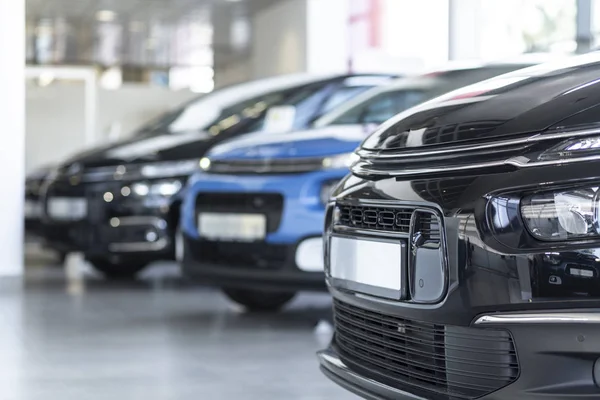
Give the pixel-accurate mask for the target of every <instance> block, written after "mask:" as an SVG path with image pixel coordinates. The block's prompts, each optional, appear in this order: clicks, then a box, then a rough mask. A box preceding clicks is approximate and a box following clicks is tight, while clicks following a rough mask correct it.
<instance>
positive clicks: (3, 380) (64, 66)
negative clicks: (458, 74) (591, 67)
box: [0, 0, 600, 400]
mask: <svg viewBox="0 0 600 400" xmlns="http://www.w3.org/2000/svg"><path fill="white" fill-rule="evenodd" d="M598 33H600V2H599V1H597V0H502V1H500V0H420V1H405V0H118V1H117V0H0V49H1V51H0V87H1V88H2V90H1V91H0V120H2V121H3V123H2V124H0V126H1V127H2V130H3V136H2V137H3V138H4V142H3V144H2V146H0V163H1V164H0V168H1V171H2V180H3V188H4V195H3V196H2V199H1V201H0V204H1V205H2V206H1V207H0V216H1V217H0V220H1V221H2V228H1V229H0V241H1V242H2V243H3V246H2V251H1V252H0V275H3V276H4V277H5V279H2V280H0V298H1V300H0V318H1V320H2V322H3V324H2V325H3V328H2V329H0V354H2V359H3V362H2V374H0V398H1V399H3V400H13V399H14V400H17V399H82V400H83V399H86V400H87V399H108V398H112V399H147V400H150V399H229V398H235V397H240V396H244V397H245V398H247V399H315V400H316V399H327V400H331V399H350V398H353V395H351V394H350V393H347V392H345V391H344V390H342V389H341V388H339V387H337V386H336V385H334V384H333V383H331V382H329V381H328V380H327V379H326V378H325V377H324V376H322V374H321V373H320V372H319V369H318V365H317V361H316V358H315V352H316V351H317V350H318V349H321V348H323V347H324V346H326V345H327V343H328V340H329V337H330V334H331V326H330V305H331V300H330V298H329V296H328V295H327V294H326V293H302V294H301V295H299V296H298V297H296V298H295V300H294V301H293V302H292V303H290V304H289V305H287V306H286V307H285V308H284V309H283V310H282V311H281V312H279V313H277V314H275V315H273V314H251V313H247V312H245V311H244V310H243V309H242V308H241V307H239V306H236V305H234V304H233V303H231V302H230V301H228V300H227V299H226V298H225V297H224V296H223V295H222V294H221V293H220V292H219V291H218V290H216V289H213V288H207V287H202V286H200V287H199V286H197V285H195V284H192V283H190V282H189V281H188V280H187V279H186V278H185V277H182V275H181V273H180V269H179V267H178V265H177V263H175V262H174V261H158V262H156V263H153V264H152V265H151V266H150V268H148V269H146V270H145V271H144V272H143V273H142V274H140V275H139V276H138V277H137V279H134V280H127V281H111V280H107V279H105V278H104V277H103V276H102V275H101V274H98V273H97V272H96V271H94V269H93V268H91V267H90V266H89V265H88V263H86V261H85V260H83V257H82V256H81V255H80V254H77V253H69V254H60V253H58V252H55V251H51V250H48V249H47V248H46V247H45V245H44V243H43V240H41V239H40V238H39V237H37V236H36V235H31V234H25V232H24V229H23V228H22V226H23V220H24V215H25V211H26V210H25V207H26V205H25V203H24V201H23V192H24V190H25V187H24V185H25V180H26V177H28V176H32V175H34V174H36V172H37V171H40V170H42V169H44V168H47V167H53V166H55V165H58V164H60V163H61V162H64V161H65V160H66V159H68V158H69V157H72V156H74V155H75V154H77V153H80V152H82V151H86V150H89V149H93V148H97V147H98V146H108V145H110V144H111V143H115V142H118V141H121V140H126V139H127V138H129V137H130V136H131V135H132V134H133V133H134V132H135V131H136V130H137V129H139V128H140V127H141V126H143V125H144V124H146V123H147V122H148V121H150V120H153V119H155V118H157V117H158V116H160V115H162V114H164V113H166V112H169V111H171V110H174V109H176V108H177V107H178V106H180V105H182V104H184V103H186V102H188V101H190V100H192V99H195V98H197V97H199V96H204V95H209V93H211V92H213V91H216V90H218V89H219V88H223V87H227V86H230V85H233V84H238V83H242V82H247V81H251V80H254V79H258V78H268V77H273V76H277V75H284V74H293V73H312V74H343V73H382V74H393V75H411V74H419V73H425V72H428V71H435V69H436V68H442V67H444V66H445V65H446V64H447V63H448V62H449V61H452V62H457V63H462V62H464V63H465V64H468V63H474V62H475V63H481V62H493V61H498V60H517V59H526V58H527V57H530V59H532V60H533V59H535V57H542V56H543V57H545V58H548V57H549V58H554V57H556V58H560V57H564V56H566V55H570V54H576V53H585V52H588V51H590V50H593V49H594V48H596V46H597V45H598V42H597V38H598Z"/></svg>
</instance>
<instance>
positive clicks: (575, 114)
mask: <svg viewBox="0 0 600 400" xmlns="http://www.w3.org/2000/svg"><path fill="white" fill-rule="evenodd" d="M357 155H358V156H359V157H360V158H359V159H358V160H357V161H356V163H355V164H354V165H353V166H352V174H351V175H350V176H347V177H346V178H345V180H344V181H343V182H342V183H341V185H340V186H339V187H338V188H337V190H336V192H335V193H334V197H333V198H332V200H331V201H330V203H329V205H328V209H327V217H326V227H325V229H326V239H325V263H326V275H327V282H328V285H329V288H330V291H331V293H332V294H333V297H334V300H333V301H334V325H335V329H334V337H333V340H332V342H331V345H330V347H329V348H328V349H326V350H324V351H322V352H320V353H319V359H320V363H321V369H322V371H323V372H324V373H325V374H326V375H327V376H328V377H330V378H331V379H332V380H334V381H335V382H337V383H338V384H340V385H341V386H343V387H345V388H347V389H349V390H351V391H352V392H354V393H356V394H358V395H360V396H362V397H364V398H369V399H436V400H437V399H444V400H445V399H475V398H478V399H495V400H502V399H510V400H513V399H519V400H528V399H548V398H552V399H580V398H586V399H591V398H600V212H599V210H600V174H599V173H598V172H597V171H596V168H600V54H599V53H592V54H587V55H584V56H580V57H576V58H571V59H567V60H564V61H563V62H557V63H551V64H543V65H539V66H535V67H531V68H528V69H525V70H521V71H517V72H514V73H510V74H507V75H503V76H501V77H498V78H494V79H492V80H488V81H484V82H482V83H480V84H476V85H472V86H470V87H467V88H465V89H461V90H459V91H457V92H454V93H450V94H448V95H445V96H443V97H441V98H437V99H434V100H432V101H430V102H428V103H425V104H423V105H421V106H418V107H415V108H413V109H411V110H408V111H407V112H405V113H402V114H400V115H398V116H396V117H394V118H393V119H392V120H390V121H388V122H386V124H385V125H384V126H382V127H381V128H380V129H379V130H378V131H376V132H375V133H374V134H373V135H372V136H370V137H369V138H367V139H366V140H365V141H364V142H363V144H362V146H361V148H360V149H359V150H357Z"/></svg>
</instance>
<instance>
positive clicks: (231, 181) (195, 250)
mask: <svg viewBox="0 0 600 400" xmlns="http://www.w3.org/2000/svg"><path fill="white" fill-rule="evenodd" d="M345 175H346V170H345V169H335V170H322V171H316V172H311V173H304V174H288V175H242V176H230V175H221V174H197V175H195V176H194V177H192V179H191V180H190V182H189V186H188V192H187V194H186V197H185V199H184V203H183V207H182V219H181V226H182V231H183V234H184V243H185V251H184V254H185V255H184V259H183V263H182V264H183V270H184V272H185V273H186V275H188V276H189V277H192V278H195V279H197V280H201V281H203V282H205V283H208V284H213V285H216V286H220V287H243V288H264V289H277V290H282V289H283V288H285V289H288V290H309V289H325V283H324V276H323V270H322V268H323V267H322V239H321V237H322V232H323V222H324V217H325V207H324V205H323V203H322V201H321V190H322V188H323V186H324V185H328V184H331V183H332V182H334V181H337V180H339V179H341V178H343V177H344V176H345ZM255 206H256V207H255ZM207 211H208V212H211V213H214V212H223V213H227V214H235V213H246V214H247V213H258V214H264V215H266V217H267V232H266V235H265V237H264V239H261V240H255V241H245V242H243V241H234V240H223V239H218V240H217V239H214V238H211V239H208V238H205V237H201V235H200V234H199V229H198V224H197V220H198V214H199V213H201V212H207Z"/></svg>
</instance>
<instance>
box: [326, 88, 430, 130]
mask: <svg viewBox="0 0 600 400" xmlns="http://www.w3.org/2000/svg"><path fill="white" fill-rule="evenodd" d="M426 98H427V91H425V90H418V89H415V90H412V89H399V90H389V91H385V92H382V93H379V94H377V95H374V96H373V97H371V98H370V99H369V100H367V101H364V102H362V103H360V104H358V105H356V106H355V107H352V108H350V109H349V110H348V111H346V112H344V113H342V114H340V115H339V116H338V117H337V118H335V119H333V120H332V121H330V122H329V124H328V125H350V124H381V123H383V122H384V121H386V120H388V119H390V118H391V117H393V116H394V115H396V114H397V113H398V112H400V111H402V110H405V109H407V108H409V107H412V106H413V105H417V104H419V103H421V102H423V101H424V100H426Z"/></svg>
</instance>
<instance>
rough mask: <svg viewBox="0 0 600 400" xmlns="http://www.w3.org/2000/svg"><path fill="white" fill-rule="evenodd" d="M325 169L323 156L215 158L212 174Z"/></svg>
mask: <svg viewBox="0 0 600 400" xmlns="http://www.w3.org/2000/svg"><path fill="white" fill-rule="evenodd" d="M321 169H323V158H322V157H311V158H289V159H274V160H227V161H219V160H214V161H213V162H212V164H211V166H210V169H209V170H207V171H206V172H208V173H210V174H236V173H240V174H292V173H302V172H313V171H318V170H321Z"/></svg>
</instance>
